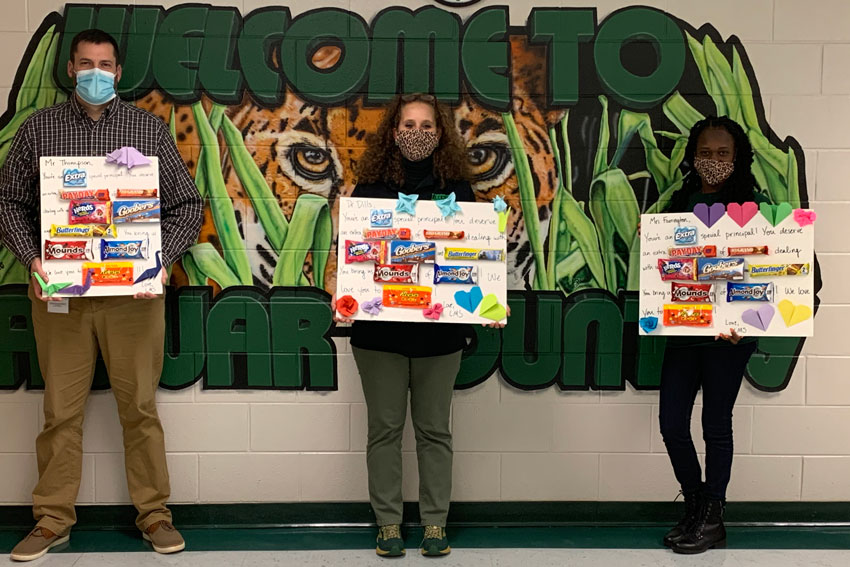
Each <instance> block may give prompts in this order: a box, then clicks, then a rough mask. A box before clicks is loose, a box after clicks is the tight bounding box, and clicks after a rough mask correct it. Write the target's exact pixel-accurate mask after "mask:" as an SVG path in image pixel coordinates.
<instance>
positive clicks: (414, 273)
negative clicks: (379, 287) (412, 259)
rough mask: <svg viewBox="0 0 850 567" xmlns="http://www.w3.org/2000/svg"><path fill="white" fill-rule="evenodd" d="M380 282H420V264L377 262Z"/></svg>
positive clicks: (376, 274) (375, 279)
mask: <svg viewBox="0 0 850 567" xmlns="http://www.w3.org/2000/svg"><path fill="white" fill-rule="evenodd" d="M373 280H374V281H376V282H378V283H419V269H418V264H375V275H374V277H373Z"/></svg>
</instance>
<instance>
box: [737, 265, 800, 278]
mask: <svg viewBox="0 0 850 567" xmlns="http://www.w3.org/2000/svg"><path fill="white" fill-rule="evenodd" d="M748 270H749V272H750V275H751V276H752V277H754V278H760V277H762V276H805V275H807V274H808V273H809V265H808V264H751V265H750V266H749V268H748Z"/></svg>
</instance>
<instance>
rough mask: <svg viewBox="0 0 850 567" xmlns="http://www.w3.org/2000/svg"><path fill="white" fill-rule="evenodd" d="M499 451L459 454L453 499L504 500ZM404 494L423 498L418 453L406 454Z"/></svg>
mask: <svg viewBox="0 0 850 567" xmlns="http://www.w3.org/2000/svg"><path fill="white" fill-rule="evenodd" d="M500 457H501V455H499V454H498V453H455V454H454V464H453V466H452V502H464V501H465V502H489V501H496V500H499V499H500V474H501V473H500V470H499V460H500ZM402 465H403V471H402V475H403V481H402V495H403V497H404V499H405V501H407V502H417V501H419V468H418V467H419V464H418V461H417V459H416V453H404V454H403V455H402Z"/></svg>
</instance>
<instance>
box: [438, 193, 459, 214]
mask: <svg viewBox="0 0 850 567" xmlns="http://www.w3.org/2000/svg"><path fill="white" fill-rule="evenodd" d="M456 201H457V197H456V196H455V194H454V191H452V192H451V193H449V196H448V197H446V198H445V199H440V200H439V201H434V202H435V203H436V204H437V207H438V208H439V209H440V214H441V215H443V218H448V217H450V216H452V215H453V214H455V213H459V212H460V210H461V209H460V205H458V204H457V202H456Z"/></svg>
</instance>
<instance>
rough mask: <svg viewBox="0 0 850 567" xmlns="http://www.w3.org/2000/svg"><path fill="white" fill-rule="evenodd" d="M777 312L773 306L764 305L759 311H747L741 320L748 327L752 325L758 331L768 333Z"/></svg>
mask: <svg viewBox="0 0 850 567" xmlns="http://www.w3.org/2000/svg"><path fill="white" fill-rule="evenodd" d="M774 313H775V310H774V309H773V305H770V304H767V305H762V306H761V307H759V308H758V309H747V310H746V311H744V313H743V314H742V315H741V320H742V321H743V322H744V323H746V324H747V325H752V326H753V327H755V328H756V329H760V330H762V331H767V328H768V327H769V326H770V322H771V321H772V320H773V314H774Z"/></svg>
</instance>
